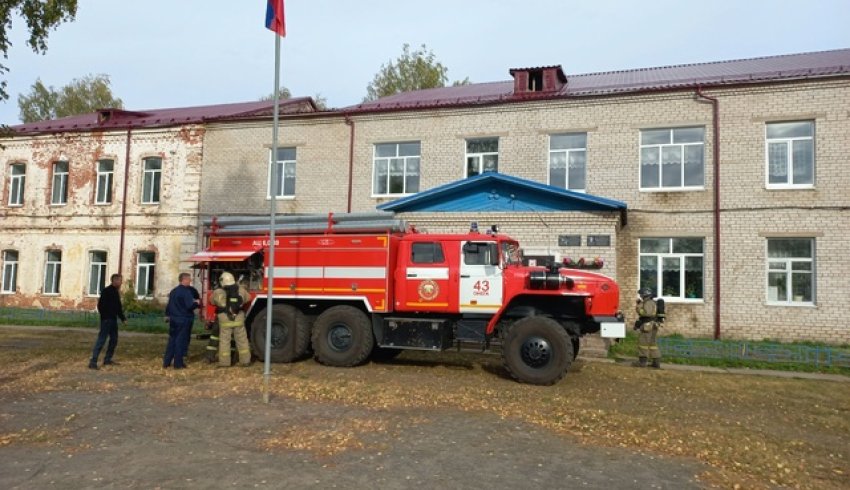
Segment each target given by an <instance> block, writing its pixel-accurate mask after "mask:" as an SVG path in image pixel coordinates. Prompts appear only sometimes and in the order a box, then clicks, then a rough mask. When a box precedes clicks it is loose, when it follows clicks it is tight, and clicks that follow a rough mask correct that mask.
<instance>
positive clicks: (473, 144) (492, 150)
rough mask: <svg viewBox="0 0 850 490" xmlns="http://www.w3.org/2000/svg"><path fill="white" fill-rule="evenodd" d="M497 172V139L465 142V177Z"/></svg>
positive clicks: (479, 139)
mask: <svg viewBox="0 0 850 490" xmlns="http://www.w3.org/2000/svg"><path fill="white" fill-rule="evenodd" d="M498 171H499V138H478V139H473V140H466V176H467V177H472V176H473V175H478V174H482V173H484V172H498Z"/></svg>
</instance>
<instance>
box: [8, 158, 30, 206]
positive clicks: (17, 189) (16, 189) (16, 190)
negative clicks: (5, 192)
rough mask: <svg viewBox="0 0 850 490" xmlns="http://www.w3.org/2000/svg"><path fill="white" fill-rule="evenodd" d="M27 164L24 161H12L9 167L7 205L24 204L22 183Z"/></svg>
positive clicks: (24, 181) (23, 182)
mask: <svg viewBox="0 0 850 490" xmlns="http://www.w3.org/2000/svg"><path fill="white" fill-rule="evenodd" d="M26 175H27V166H26V164H24V163H13V164H12V165H10V169H9V206H23V205H24V184H25V183H26Z"/></svg>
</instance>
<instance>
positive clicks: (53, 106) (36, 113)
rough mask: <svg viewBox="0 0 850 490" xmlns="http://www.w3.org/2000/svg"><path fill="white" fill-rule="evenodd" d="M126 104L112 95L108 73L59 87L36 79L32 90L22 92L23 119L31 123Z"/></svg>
mask: <svg viewBox="0 0 850 490" xmlns="http://www.w3.org/2000/svg"><path fill="white" fill-rule="evenodd" d="M107 107H109V108H118V109H120V108H123V107H124V103H123V102H122V101H121V99H118V98H116V97H114V96H113V95H112V89H111V88H110V86H109V76H108V75H102V74H101V75H87V76H85V77H83V78H75V79H74V80H71V83H69V84H68V85H65V86H64V87H62V88H60V89H59V90H55V89H54V88H53V87H46V86H45V85H44V84H43V83H42V82H41V79H38V80H36V81H35V83H34V84H33V85H32V89H31V90H30V93H29V94H20V95H18V109H20V111H21V113H20V116H19V117H20V118H21V121H23V122H25V123H28V122H34V121H44V120H46V119H56V118H57V117H65V116H73V115H76V114H85V113H87V112H94V111H95V110H97V109H104V108H107Z"/></svg>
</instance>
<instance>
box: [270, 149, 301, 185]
mask: <svg viewBox="0 0 850 490" xmlns="http://www.w3.org/2000/svg"><path fill="white" fill-rule="evenodd" d="M271 156H272V151H271V150H269V161H271ZM273 165H274V166H272V165H269V197H271V195H272V194H274V196H275V197H294V196H295V148H278V149H277V158H275V161H274V162H273ZM272 170H274V175H272ZM272 179H277V180H276V181H275V182H274V183H272Z"/></svg>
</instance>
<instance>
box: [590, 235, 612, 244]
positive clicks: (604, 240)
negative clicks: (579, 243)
mask: <svg viewBox="0 0 850 490" xmlns="http://www.w3.org/2000/svg"><path fill="white" fill-rule="evenodd" d="M587 246H588V247H610V246H611V235H587Z"/></svg>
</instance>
